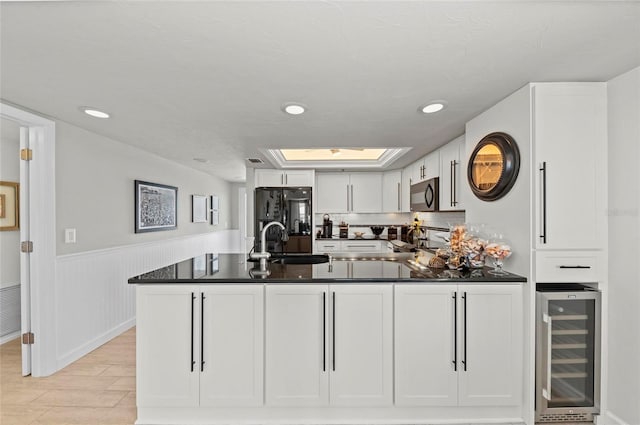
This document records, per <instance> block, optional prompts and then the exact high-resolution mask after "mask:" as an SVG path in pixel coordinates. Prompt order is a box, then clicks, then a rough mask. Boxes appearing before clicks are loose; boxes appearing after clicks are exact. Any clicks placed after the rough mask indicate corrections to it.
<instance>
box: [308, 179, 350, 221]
mask: <svg viewBox="0 0 640 425" xmlns="http://www.w3.org/2000/svg"><path fill="white" fill-rule="evenodd" d="M349 192H350V184H349V174H347V173H318V174H316V212H317V213H346V212H349V207H350V202H349V200H350V194H349Z"/></svg>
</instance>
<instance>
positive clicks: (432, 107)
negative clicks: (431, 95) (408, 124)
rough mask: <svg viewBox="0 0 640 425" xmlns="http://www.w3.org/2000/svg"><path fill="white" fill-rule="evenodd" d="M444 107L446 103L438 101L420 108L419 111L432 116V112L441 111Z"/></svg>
mask: <svg viewBox="0 0 640 425" xmlns="http://www.w3.org/2000/svg"><path fill="white" fill-rule="evenodd" d="M446 105H447V104H446V102H444V101H442V100H439V101H437V102H431V103H429V104H427V105H425V106H422V107H421V108H420V109H419V110H420V111H422V112H423V113H425V114H433V113H434V112H438V111H442V110H443V109H444V107H445V106H446Z"/></svg>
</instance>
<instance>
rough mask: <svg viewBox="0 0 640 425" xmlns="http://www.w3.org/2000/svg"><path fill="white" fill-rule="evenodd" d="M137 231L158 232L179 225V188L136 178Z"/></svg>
mask: <svg viewBox="0 0 640 425" xmlns="http://www.w3.org/2000/svg"><path fill="white" fill-rule="evenodd" d="M135 204H136V206H135V210H136V211H135V214H136V216H135V232H136V233H144V232H157V231H160V230H173V229H176V228H177V227H178V220H177V218H178V216H177V213H178V188H177V187H174V186H167V185H164V184H158V183H150V182H145V181H141V180H135Z"/></svg>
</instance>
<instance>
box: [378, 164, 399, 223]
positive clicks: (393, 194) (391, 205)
mask: <svg viewBox="0 0 640 425" xmlns="http://www.w3.org/2000/svg"><path fill="white" fill-rule="evenodd" d="M401 211H402V171H400V170H396V171H387V172H386V173H383V175H382V212H389V213H393V212H401Z"/></svg>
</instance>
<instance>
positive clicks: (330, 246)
mask: <svg viewBox="0 0 640 425" xmlns="http://www.w3.org/2000/svg"><path fill="white" fill-rule="evenodd" d="M341 249H342V245H341V244H340V241H339V240H325V241H319V240H317V239H316V253H318V254H326V253H329V252H340V250H341Z"/></svg>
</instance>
